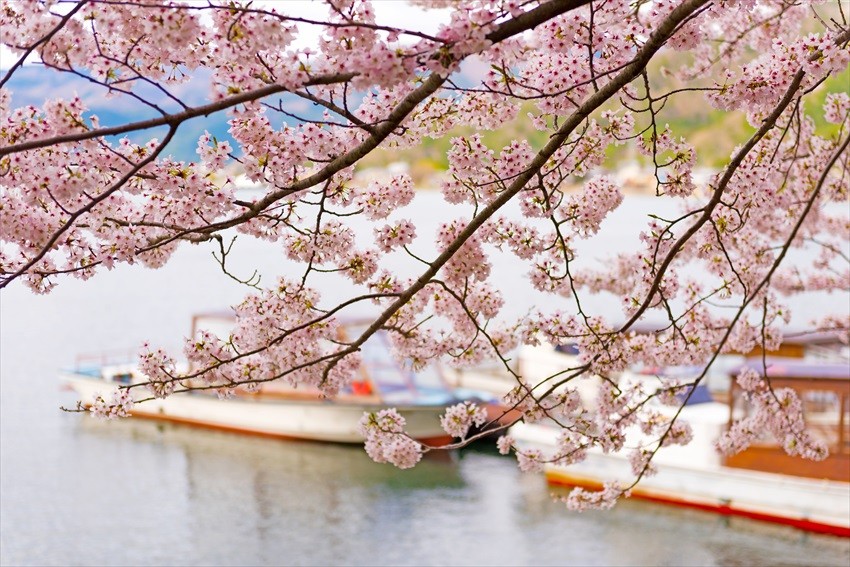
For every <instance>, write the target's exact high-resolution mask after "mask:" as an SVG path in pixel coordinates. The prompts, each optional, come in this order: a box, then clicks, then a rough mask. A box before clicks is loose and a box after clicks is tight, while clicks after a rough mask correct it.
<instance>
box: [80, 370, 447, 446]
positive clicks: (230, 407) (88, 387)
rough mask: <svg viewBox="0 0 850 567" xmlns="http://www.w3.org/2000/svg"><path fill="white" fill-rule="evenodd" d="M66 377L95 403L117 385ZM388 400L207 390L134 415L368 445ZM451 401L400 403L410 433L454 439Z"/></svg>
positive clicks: (140, 407)
mask: <svg viewBox="0 0 850 567" xmlns="http://www.w3.org/2000/svg"><path fill="white" fill-rule="evenodd" d="M63 380H64V381H65V383H66V384H67V385H68V387H69V388H70V389H72V390H74V391H75V392H76V393H77V394H78V395H79V397H80V400H81V402H82V403H83V405H85V406H88V405H91V404H92V403H93V402H94V400H95V397H96V396H97V395H103V396H104V397H106V396H107V395H111V392H113V391H115V389H116V386H115V385H113V384H110V383H108V382H106V381H104V380H101V379H97V378H92V377H88V376H84V375H79V374H65V375H63ZM386 406H387V404H381V403H376V402H359V401H345V402H343V401H337V400H308V399H285V398H282V397H278V396H276V397H273V398H269V397H264V396H244V397H235V398H231V399H219V398H218V397H217V396H215V395H211V394H209V393H206V392H203V393H200V392H189V393H185V394H176V395H172V396H169V397H167V398H163V399H155V400H149V401H145V402H142V403H138V404H136V405H134V406H133V409H132V412H131V415H132V417H139V418H147V419H157V420H163V421H171V422H175V423H182V424H187V425H194V426H199V427H206V428H211V429H219V430H224V431H232V432H237V433H245V434H252V435H259V436H264V437H274V438H281V439H303V440H311V441H328V442H334V443H363V436H362V435H360V433H358V431H357V426H358V422H359V421H360V419H361V418H362V417H363V414H364V413H365V412H372V411H379V410H381V409H384V408H385V407H386ZM445 407H446V406H445V405H442V404H435V405H396V409H397V410H398V411H399V412H400V413H401V415H403V416H404V418H405V420H406V421H407V425H406V428H405V430H406V431H407V432H408V434H409V435H410V436H411V437H413V438H415V439H417V440H419V441H421V442H423V443H425V444H429V445H439V444H446V443H448V442H450V441H451V437H449V436H448V435H446V433H445V432H444V431H443V430H442V428H441V427H440V420H439V416H440V415H441V414H442V413H443V412H444V411H445Z"/></svg>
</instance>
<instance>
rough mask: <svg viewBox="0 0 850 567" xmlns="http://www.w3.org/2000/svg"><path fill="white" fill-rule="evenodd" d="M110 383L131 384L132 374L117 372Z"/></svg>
mask: <svg viewBox="0 0 850 567" xmlns="http://www.w3.org/2000/svg"><path fill="white" fill-rule="evenodd" d="M112 381H113V382H118V383H119V384H130V383H132V382H133V374H132V373H131V372H119V373H118V374H114V375H113V376H112Z"/></svg>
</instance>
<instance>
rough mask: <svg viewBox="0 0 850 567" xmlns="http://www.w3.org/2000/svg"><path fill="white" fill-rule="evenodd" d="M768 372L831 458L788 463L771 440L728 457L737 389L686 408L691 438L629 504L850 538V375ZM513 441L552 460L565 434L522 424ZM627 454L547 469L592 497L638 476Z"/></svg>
mask: <svg viewBox="0 0 850 567" xmlns="http://www.w3.org/2000/svg"><path fill="white" fill-rule="evenodd" d="M757 367H758V365H757V364H754V365H753V368H757ZM769 374H770V376H771V381H772V384H773V387H774V388H780V387H793V388H794V389H795V390H797V392H798V394H799V395H800V396H801V398H802V400H803V403H804V407H805V408H806V410H807V413H806V420H807V423H808V424H809V426H810V428H813V429H814V430H813V433H814V434H816V435H820V436H821V437H822V438H823V439H824V440H825V441H827V443H828V445H829V449H830V457H829V458H827V459H826V460H824V461H820V462H814V461H807V460H803V459H801V458H799V457H789V456H788V455H786V454H784V452H783V451H782V449H781V448H780V447H779V446H778V445H776V444H775V443H772V442H769V441H767V440H766V441H765V443H761V444H756V445H753V446H751V447H750V448H749V449H747V450H745V451H743V452H741V453H739V454H737V455H734V456H731V457H726V458H723V457H721V456H720V455H719V454H718V453H717V451H716V449H715V448H714V442H715V440H716V439H717V437H718V436H719V435H720V434H721V433H722V432H723V431H724V430H725V428H726V427H727V426H728V424H729V423H730V422H731V418H732V415H733V413H732V412H733V411H734V415H735V417H739V416H740V415H741V413H740V412H743V411H745V409H744V407H743V404H741V403H740V402H741V401H742V400H741V399H740V396H739V392H737V391H736V388H735V387H734V386H733V388H732V392H731V393H730V401H729V403H728V404H726V403H718V402H706V403H700V404H695V405H687V406H685V408H683V410H682V413H681V415H680V418H681V419H682V420H684V421H687V422H688V423H690V425H691V427H692V429H693V440H692V441H691V443H690V444H688V445H686V446H681V447H679V446H676V447H665V448H663V449H662V450H661V451H659V452H658V454H657V455H656V457H655V459H654V461H653V462H654V463H655V464H656V467H657V471H658V472H657V473H656V474H655V475H652V476H647V477H644V478H643V479H642V480H641V481H640V483H638V484H637V485H636V486H635V487H634V488H632V489H631V496H632V497H635V498H640V499H646V500H651V501H656V502H661V503H665V504H674V505H680V506H687V507H692V508H697V509H702V510H709V511H713V512H718V513H721V514H726V515H735V516H743V517H747V518H752V519H756V520H762V521H768V522H774V523H779V524H785V525H789V526H793V527H796V528H800V529H803V530H806V531H812V532H819V533H828V534H833V535H838V536H843V537H850V435H848V427H850V420H848V412H850V403H848V402H850V368H848V367H847V365H813V364H800V363H785V364H783V365H781V366H780V365H777V364H774V365H773V366H772V367H771V368H770V370H769ZM733 385H734V381H733ZM733 408H734V410H733ZM808 410H811V411H808ZM510 435H511V436H512V437H514V439H515V440H516V442H517V444H518V445H519V447H520V448H521V449H522V448H525V449H528V448H538V449H541V450H542V451H543V452H544V454H545V453H546V451H547V449H548V450H549V452H550V453H551V452H552V450H553V448H554V446H555V444H556V437H557V435H558V430H557V429H556V428H555V427H552V426H550V425H546V424H526V423H518V424H516V425H514V426H513V427H512V428H511V429H510ZM631 441H634V439H631ZM629 444H630V443H629V441H628V440H627V443H626V445H627V446H628V445H629ZM626 453H627V451H623V452H620V453H609V454H605V453H603V452H602V451H601V450H599V449H596V448H594V449H592V450H590V451H588V454H587V458H586V460H584V461H583V462H581V463H576V464H573V465H569V466H562V465H551V464H549V465H546V466H545V467H544V471H545V475H546V479H547V481H548V482H549V483H550V484H552V485H562V486H569V487H583V488H589V489H597V488H601V487H602V485H603V483H606V482H630V480H631V479H633V478H634V477H633V473H632V470H631V465H630V463H629V461H628V458H627V455H626Z"/></svg>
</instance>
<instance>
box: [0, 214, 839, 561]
mask: <svg viewBox="0 0 850 567" xmlns="http://www.w3.org/2000/svg"><path fill="white" fill-rule="evenodd" d="M435 218H437V217H435ZM435 222H436V221H435ZM251 246H254V245H251ZM251 246H249V247H248V249H247V255H246V258H247V259H245V260H244V263H243V264H238V263H237V264H234V266H233V267H234V269H237V270H239V269H242V270H245V271H246V272H247V274H250V270H252V269H253V268H254V267H257V266H259V267H261V268H263V269H262V270H261V271H263V272H264V274H265V275H266V277H267V279H268V278H269V277H272V276H273V274H274V273H275V271H276V268H275V267H274V266H275V265H276V264H275V263H272V262H270V261H266V260H265V258H267V257H268V258H269V259H274V262H276V263H279V260H278V258H279V256H278V255H276V254H275V255H274V256H272V253H273V251H270V250H269V249H268V248H260V247H256V246H254V247H253V248H251ZM208 254H209V252H208V251H207V250H204V249H201V248H188V249H186V250H184V251H181V252H180V253H178V256H179V257H178V258H176V259H175V262H173V263H171V264H169V265H168V266H167V267H165V268H163V269H162V270H159V271H149V270H144V269H140V268H135V267H130V268H121V269H117V270H115V271H113V272H108V273H104V274H102V275H100V276H98V277H96V278H95V279H94V280H91V281H89V282H85V283H81V282H76V281H67V282H63V283H62V284H61V285H60V286H59V287H58V288H57V289H56V290H55V292H54V293H52V294H50V295H48V296H33V295H31V294H29V293H28V292H27V291H25V290H24V289H23V288H22V287H20V286H13V287H11V288H10V289H6V290H3V291H2V293H0V563H2V564H3V565H328V564H345V565H476V564H477V565H800V566H814V565H840V566H845V567H846V566H847V565H850V541H848V540H844V539H837V538H831V537H823V536H812V535H807V534H804V533H802V532H798V531H794V530H791V529H787V528H782V527H775V526H770V525H766V524H760V523H756V522H751V521H747V520H739V519H732V520H729V519H724V518H722V517H719V516H715V515H711V514H707V513H702V512H696V511H687V510H679V509H675V508H669V507H663V506H658V505H652V504H646V503H640V502H624V503H622V504H619V505H618V506H617V508H615V509H614V510H613V511H610V512H604V513H585V514H574V513H569V512H567V511H566V509H565V508H564V506H563V505H562V504H558V503H557V502H553V501H552V499H551V497H550V490H549V489H548V488H547V487H546V485H545V483H544V482H543V479H542V478H541V477H540V476H538V475H524V474H520V473H519V472H518V471H517V469H516V465H515V462H514V461H513V460H511V459H509V458H506V457H501V456H499V455H498V454H496V453H494V452H493V451H492V450H491V449H489V448H488V447H487V446H484V447H476V448H472V449H468V450H465V451H462V452H459V453H454V454H450V455H445V454H444V455H441V456H440V458H427V459H426V460H424V461H423V462H422V463H421V464H420V465H419V466H417V467H416V468H415V469H413V470H410V471H398V470H396V469H395V468H393V467H391V466H388V465H378V464H375V463H373V462H371V461H370V460H369V459H368V457H367V456H366V455H365V453H364V452H363V451H362V450H361V449H359V448H356V447H339V446H333V445H322V444H312V443H285V442H280V441H273V440H266V439H256V438H250V437H241V436H236V435H230V434H223V433H215V432H209V431H204V430H197V429H190V428H185V427H180V426H163V425H158V424H156V423H152V422H143V421H133V420H123V421H118V422H107V423H104V422H98V421H95V420H93V419H91V418H89V417H88V416H80V415H71V414H65V413H62V412H61V411H59V409H58V408H59V406H60V405H62V404H65V405H72V404H73V402H74V397H73V395H72V394H70V393H67V392H62V391H60V390H59V388H58V381H57V378H56V372H57V369H59V368H61V367H63V366H70V365H72V364H73V362H74V359H75V356H77V355H78V354H80V353H92V352H100V351H103V350H104V349H127V350H135V349H136V348H137V347H138V345H139V344H140V343H141V342H142V341H143V340H145V339H150V340H152V342H153V343H155V344H158V345H164V346H174V345H179V343H180V339H181V337H182V336H183V335H185V334H187V333H188V332H189V324H190V323H189V321H190V317H191V315H192V314H193V313H198V312H202V311H207V310H219V309H221V308H222V307H223V306H225V305H229V304H232V303H235V302H237V301H238V300H239V299H240V298H241V297H242V294H243V290H241V289H239V287H238V286H236V285H235V284H233V283H232V282H231V281H230V280H228V279H227V278H224V277H222V276H221V274H220V273H218V272H217V271H216V268H215V266H214V264H213V262H212V261H211V259H210V258H209V256H208ZM277 271H278V272H279V271H280V269H279V268H277ZM266 281H267V280H266Z"/></svg>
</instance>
